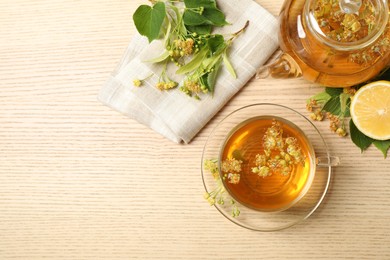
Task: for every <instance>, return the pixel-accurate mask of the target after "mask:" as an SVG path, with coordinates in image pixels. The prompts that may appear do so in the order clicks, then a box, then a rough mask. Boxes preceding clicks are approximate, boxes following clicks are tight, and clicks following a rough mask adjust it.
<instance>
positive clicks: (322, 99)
mask: <svg viewBox="0 0 390 260" xmlns="http://www.w3.org/2000/svg"><path fill="white" fill-rule="evenodd" d="M331 98H332V96H331V95H329V94H328V93H326V92H321V93H318V94H316V95H314V96H312V97H311V98H309V99H308V100H306V103H307V104H309V103H310V101H311V100H316V101H317V103H318V104H325V103H326V102H328V101H329V99H331Z"/></svg>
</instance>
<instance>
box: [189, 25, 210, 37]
mask: <svg viewBox="0 0 390 260" xmlns="http://www.w3.org/2000/svg"><path fill="white" fill-rule="evenodd" d="M186 27H187V30H188V31H190V32H195V33H197V34H198V35H205V34H210V33H211V30H212V28H213V27H212V25H210V24H202V25H196V26H191V25H187V26H186Z"/></svg>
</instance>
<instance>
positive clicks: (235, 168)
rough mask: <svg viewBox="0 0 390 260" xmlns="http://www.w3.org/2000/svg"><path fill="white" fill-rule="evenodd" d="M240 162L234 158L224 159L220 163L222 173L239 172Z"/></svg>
mask: <svg viewBox="0 0 390 260" xmlns="http://www.w3.org/2000/svg"><path fill="white" fill-rule="evenodd" d="M241 165H242V161H241V160H237V159H236V158H231V159H226V160H224V161H223V162H222V171H223V172H227V173H228V172H235V173H238V172H241Z"/></svg>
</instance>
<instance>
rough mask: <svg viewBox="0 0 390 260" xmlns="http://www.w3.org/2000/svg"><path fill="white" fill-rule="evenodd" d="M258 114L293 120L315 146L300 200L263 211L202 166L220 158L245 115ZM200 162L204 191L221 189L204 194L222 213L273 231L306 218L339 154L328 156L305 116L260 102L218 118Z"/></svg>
mask: <svg viewBox="0 0 390 260" xmlns="http://www.w3.org/2000/svg"><path fill="white" fill-rule="evenodd" d="M259 116H270V117H275V118H284V119H286V120H288V121H290V122H293V123H294V124H295V125H296V126H298V127H299V128H300V129H301V130H302V132H303V133H304V135H306V137H307V139H308V140H310V143H311V145H312V147H313V149H314V153H315V158H316V159H315V160H316V164H317V166H316V170H315V174H314V177H313V180H312V183H311V186H310V187H309V189H308V190H307V192H306V194H305V195H304V196H303V197H302V198H301V199H300V200H299V201H297V202H296V203H295V204H293V205H292V206H291V207H289V208H287V209H285V210H280V211H272V212H265V211H259V210H256V209H252V208H249V207H246V206H245V205H242V204H240V203H239V202H238V201H236V200H235V199H233V197H232V196H231V195H230V194H229V193H228V191H226V190H225V187H224V185H223V182H222V180H221V178H220V176H219V173H214V175H213V174H212V173H211V172H210V171H209V169H207V167H205V162H209V161H210V160H214V162H215V161H218V160H219V158H220V153H221V149H222V147H223V146H224V144H225V142H226V138H228V136H229V133H230V132H231V130H232V129H234V128H235V127H236V126H238V125H239V124H241V123H242V122H244V121H246V120H248V119H252V118H255V117H259ZM201 163H202V166H201V169H202V179H203V184H204V187H205V189H206V195H207V194H215V193H213V192H214V191H216V190H220V191H222V192H220V193H219V196H217V197H213V195H211V196H210V195H207V196H206V198H207V199H208V200H209V202H210V203H211V204H213V205H214V206H215V207H216V208H217V210H218V211H219V212H220V213H221V214H222V215H223V216H225V217H226V218H227V219H228V220H230V221H231V222H233V223H235V224H237V225H239V226H241V227H244V228H247V229H251V230H255V231H276V230H281V229H285V228H288V227H291V226H293V225H295V224H297V223H299V222H301V221H303V220H305V219H307V218H308V217H309V216H310V215H312V214H313V212H314V211H315V210H316V209H317V208H318V207H319V206H320V204H321V202H322V201H323V199H324V197H325V195H326V193H327V191H328V188H329V185H330V181H331V173H332V166H335V165H337V164H338V158H336V157H331V156H330V154H329V151H328V148H327V145H326V142H325V140H324V138H323V137H322V135H321V134H320V132H319V131H318V129H317V128H316V127H315V126H314V125H313V124H312V122H310V120H308V119H307V118H306V117H305V116H303V115H302V114H300V113H299V112H297V111H295V110H293V109H291V108H288V107H286V106H283V105H277V104H269V103H261V104H253V105H249V106H245V107H242V108H240V109H237V110H235V111H233V112H232V113H230V114H229V115H228V116H226V117H225V118H224V119H223V120H222V121H221V122H219V123H218V125H217V126H216V127H215V128H214V129H213V131H212V132H211V134H210V136H209V137H208V139H207V141H206V144H205V146H204V149H203V154H202V161H201ZM218 165H219V163H218Z"/></svg>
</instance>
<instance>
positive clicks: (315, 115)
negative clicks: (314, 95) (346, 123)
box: [306, 99, 324, 121]
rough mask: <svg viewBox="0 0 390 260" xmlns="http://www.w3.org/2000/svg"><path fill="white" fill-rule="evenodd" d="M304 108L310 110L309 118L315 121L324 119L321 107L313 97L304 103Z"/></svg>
mask: <svg viewBox="0 0 390 260" xmlns="http://www.w3.org/2000/svg"><path fill="white" fill-rule="evenodd" d="M306 109H307V110H308V111H310V112H311V113H310V118H311V119H312V120H315V121H322V120H324V113H323V112H322V109H321V108H320V107H319V105H318V103H317V101H316V100H315V99H311V100H310V102H309V103H308V104H307V105H306Z"/></svg>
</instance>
